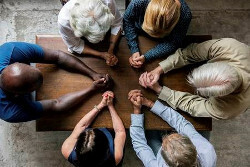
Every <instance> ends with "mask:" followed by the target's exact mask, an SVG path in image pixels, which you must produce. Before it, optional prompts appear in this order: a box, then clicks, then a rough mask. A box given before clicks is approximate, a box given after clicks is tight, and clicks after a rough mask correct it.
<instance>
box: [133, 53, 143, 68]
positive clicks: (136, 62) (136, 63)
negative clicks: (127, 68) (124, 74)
mask: <svg viewBox="0 0 250 167" xmlns="http://www.w3.org/2000/svg"><path fill="white" fill-rule="evenodd" d="M144 62H145V57H144V55H140V53H139V52H136V53H134V54H132V56H131V57H130V58H129V63H130V65H131V66H132V67H134V68H140V67H141V66H142V65H143V63H144Z"/></svg>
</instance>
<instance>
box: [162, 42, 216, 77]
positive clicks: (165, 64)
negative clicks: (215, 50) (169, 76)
mask: <svg viewBox="0 0 250 167" xmlns="http://www.w3.org/2000/svg"><path fill="white" fill-rule="evenodd" d="M214 42H215V41H214V40H211V41H206V42H203V43H200V44H196V43H193V44H190V45H188V46H187V47H186V48H184V49H181V48H180V49H177V50H176V52H175V53H174V54H172V55H170V56H169V57H168V58H167V59H166V60H164V61H162V62H160V63H159V64H160V66H161V67H162V69H163V71H164V73H166V72H168V71H170V70H173V69H177V68H181V67H183V66H186V65H188V64H193V63H197V62H202V61H206V60H209V59H211V55H210V53H209V52H210V51H209V50H210V48H211V47H212V45H213V44H214Z"/></svg>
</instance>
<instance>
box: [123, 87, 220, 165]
mask: <svg viewBox="0 0 250 167" xmlns="http://www.w3.org/2000/svg"><path fill="white" fill-rule="evenodd" d="M128 98H129V99H130V101H131V102H132V104H133V108H134V114H131V126H130V136H131V139H132V144H133V148H134V150H135V152H136V155H137V156H138V157H139V158H140V160H141V161H142V162H143V164H144V166H145V167H158V166H159V167H163V166H171V167H196V166H201V167H214V166H216V160H217V156H216V153H215V150H214V147H213V146H212V145H211V144H210V143H209V141H208V140H207V139H205V138H204V137H202V136H201V135H200V134H199V133H198V132H197V131H196V130H195V128H194V127H193V125H192V124H191V123H190V122H189V121H187V120H186V119H185V118H184V117H183V116H182V115H180V114H179V113H178V112H176V111H175V110H173V109H172V108H170V107H167V106H164V105H163V104H162V103H160V102H159V101H156V102H152V101H151V100H149V99H147V98H146V97H144V96H143V94H142V93H141V91H140V90H132V91H130V92H129V94H128ZM142 105H144V106H146V107H148V108H150V110H151V111H152V112H153V113H154V114H156V115H158V116H159V117H161V118H162V119H163V120H164V121H166V122H167V123H168V124H169V125H170V126H171V127H173V128H174V129H175V130H176V131H177V133H173V134H170V135H168V134H166V135H165V136H163V137H162V139H161V138H158V139H157V138H156V137H155V136H151V137H152V138H153V139H152V138H148V139H146V137H145V132H144V126H143V123H144V114H142V113H141V107H142ZM150 140H151V141H150ZM152 140H153V143H152ZM149 141H150V142H149ZM147 143H152V146H153V147H152V146H149V145H148V144H147ZM155 147H156V148H155ZM153 150H157V151H156V152H153Z"/></svg>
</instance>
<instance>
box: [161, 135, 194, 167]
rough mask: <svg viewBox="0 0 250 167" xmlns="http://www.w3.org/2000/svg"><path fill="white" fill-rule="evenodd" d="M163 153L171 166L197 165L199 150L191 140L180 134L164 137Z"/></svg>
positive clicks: (187, 166)
mask: <svg viewBox="0 0 250 167" xmlns="http://www.w3.org/2000/svg"><path fill="white" fill-rule="evenodd" d="M161 155H162V157H163V159H164V160H165V162H166V163H167V164H168V165H169V166H170V167H195V166H197V165H198V163H197V151H196V148H195V146H194V145H193V143H192V142H191V140H190V139H189V138H188V137H186V136H182V135H180V134H177V133H175V134H171V135H169V136H167V135H166V136H164V137H163V142H162V150H161Z"/></svg>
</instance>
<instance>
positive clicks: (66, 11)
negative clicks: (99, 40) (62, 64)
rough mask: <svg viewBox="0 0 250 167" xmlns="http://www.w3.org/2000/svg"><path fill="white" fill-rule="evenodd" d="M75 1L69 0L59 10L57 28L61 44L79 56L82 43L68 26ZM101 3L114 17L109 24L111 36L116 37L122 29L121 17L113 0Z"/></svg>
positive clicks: (105, 0) (104, 0)
mask: <svg viewBox="0 0 250 167" xmlns="http://www.w3.org/2000/svg"><path fill="white" fill-rule="evenodd" d="M75 1H76V0H70V1H69V2H68V3H66V4H65V5H64V6H63V8H62V9H61V11H60V13H59V15H58V26H59V33H60V34H61V36H62V39H63V42H64V43H65V44H66V45H67V47H68V51H69V52H71V53H73V52H76V53H78V54H81V53H82V52H83V49H84V41H83V40H82V39H81V38H79V37H76V36H75V34H74V31H73V29H72V28H71V26H70V22H69V20H70V11H71V9H72V8H73V6H74V4H75ZM102 2H103V3H104V4H105V5H107V6H108V7H109V9H110V11H111V13H112V14H113V15H114V17H115V20H114V21H113V23H112V24H111V34H113V35H117V34H118V32H119V30H120V29H121V27H122V16H121V14H120V12H119V10H118V8H117V6H116V3H115V0H102Z"/></svg>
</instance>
